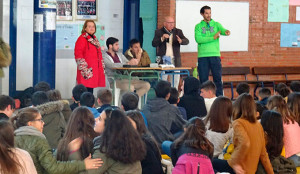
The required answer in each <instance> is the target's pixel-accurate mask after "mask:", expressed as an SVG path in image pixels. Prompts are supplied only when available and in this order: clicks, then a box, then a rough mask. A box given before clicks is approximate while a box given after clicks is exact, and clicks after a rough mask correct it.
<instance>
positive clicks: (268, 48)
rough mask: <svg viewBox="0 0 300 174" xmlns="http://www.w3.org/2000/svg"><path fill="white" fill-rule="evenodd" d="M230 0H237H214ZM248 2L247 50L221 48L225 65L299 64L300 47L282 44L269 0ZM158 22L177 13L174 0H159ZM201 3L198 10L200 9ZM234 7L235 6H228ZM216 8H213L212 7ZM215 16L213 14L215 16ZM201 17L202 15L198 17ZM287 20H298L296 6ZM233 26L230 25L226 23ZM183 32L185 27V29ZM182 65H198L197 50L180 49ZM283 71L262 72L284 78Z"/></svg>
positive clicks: (227, 77) (232, 78) (269, 77)
mask: <svg viewBox="0 0 300 174" xmlns="http://www.w3.org/2000/svg"><path fill="white" fill-rule="evenodd" d="M211 1H222V2H223V1H230V2H240V1H241V0H240V1H238V0H211ZM244 2H249V6H250V7H249V8H250V9H249V12H250V14H249V18H250V19H249V48H248V51H246V52H221V60H222V66H223V67H230V66H250V67H254V66H300V49H299V48H281V47H280V26H281V23H280V22H267V19H268V0H251V1H250V0H248V1H244ZM157 3H158V11H157V13H158V14H157V17H158V19H157V22H158V24H157V25H158V28H159V27H161V26H162V25H163V17H164V16H166V15H170V16H173V17H174V18H175V14H176V1H175V0H158V2H157ZM200 8H201V7H199V11H200ZM230 10H234V9H229V12H230ZM212 11H213V9H212ZM212 18H213V16H212ZM200 20H202V19H199V21H200ZM288 23H299V21H298V22H296V6H290V15H289V22H288ZM227 28H228V29H229V30H230V26H228V27H227ZM183 33H184V31H183ZM181 56H182V58H181V60H182V66H188V67H196V62H197V53H196V52H195V53H181ZM243 78H244V77H243V76H226V77H225V76H224V77H223V80H228V79H230V80H243ZM284 78H285V77H284V76H283V75H272V76H260V79H261V80H263V79H274V80H280V79H284ZM288 78H289V79H300V75H288ZM248 80H256V77H255V76H253V75H249V76H248ZM225 95H226V96H229V95H230V94H229V90H225Z"/></svg>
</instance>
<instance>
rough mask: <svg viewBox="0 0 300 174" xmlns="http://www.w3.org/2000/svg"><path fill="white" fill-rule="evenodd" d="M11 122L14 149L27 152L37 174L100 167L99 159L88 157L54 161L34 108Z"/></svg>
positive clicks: (40, 118) (69, 171)
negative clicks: (12, 125) (79, 159)
mask: <svg viewBox="0 0 300 174" xmlns="http://www.w3.org/2000/svg"><path fill="white" fill-rule="evenodd" d="M12 122H14V125H15V127H16V130H15V132H14V134H15V143H16V147H18V148H21V149H23V150H26V151H27V152H29V154H30V155H31V158H32V160H33V162H34V165H35V168H36V170H37V173H38V174H47V173H66V174H67V173H70V174H73V173H78V172H80V171H85V170H86V169H87V170H88V169H96V168H98V167H100V166H101V163H102V162H101V161H100V159H90V157H89V158H86V159H85V160H84V161H67V162H59V161H56V159H55V157H54V156H53V154H52V151H51V147H50V146H49V144H48V141H47V139H46V136H45V135H44V134H43V133H42V132H43V128H44V122H43V118H42V115H41V114H40V113H39V110H38V109H36V108H34V107H32V108H24V109H22V110H21V111H20V112H19V113H18V114H17V115H16V116H15V117H13V119H12ZM72 146H73V145H72V144H69V147H70V149H73V147H72ZM72 151H77V150H72Z"/></svg>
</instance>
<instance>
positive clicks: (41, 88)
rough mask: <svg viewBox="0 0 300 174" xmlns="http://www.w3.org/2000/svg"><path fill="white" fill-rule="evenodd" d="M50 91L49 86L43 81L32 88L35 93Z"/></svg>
mask: <svg viewBox="0 0 300 174" xmlns="http://www.w3.org/2000/svg"><path fill="white" fill-rule="evenodd" d="M50 89H51V87H50V84H49V83H47V82H44V81H41V82H39V83H37V84H36V85H35V86H34V92H37V91H44V92H47V91H49V90H50Z"/></svg>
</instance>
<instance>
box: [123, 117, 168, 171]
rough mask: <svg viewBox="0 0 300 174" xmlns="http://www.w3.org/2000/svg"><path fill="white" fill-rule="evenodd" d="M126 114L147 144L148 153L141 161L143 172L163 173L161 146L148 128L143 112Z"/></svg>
mask: <svg viewBox="0 0 300 174" xmlns="http://www.w3.org/2000/svg"><path fill="white" fill-rule="evenodd" d="M126 115H127V116H128V117H129V118H131V119H132V120H133V121H134V122H135V124H136V129H137V131H138V133H139V134H140V136H141V138H142V140H143V141H144V143H145V145H146V150H147V153H146V156H145V158H144V159H143V160H142V161H141V165H142V174H163V170H162V165H161V154H160V150H159V147H158V145H157V143H156V141H155V139H154V137H153V136H152V135H151V134H150V132H149V131H148V130H147V128H146V125H145V122H144V119H143V117H142V115H141V113H140V112H139V111H127V112H126Z"/></svg>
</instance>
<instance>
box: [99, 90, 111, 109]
mask: <svg viewBox="0 0 300 174" xmlns="http://www.w3.org/2000/svg"><path fill="white" fill-rule="evenodd" d="M97 102H98V104H99V105H100V106H102V105H104V104H111V102H112V93H111V91H110V89H99V90H98V92H97Z"/></svg>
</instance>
